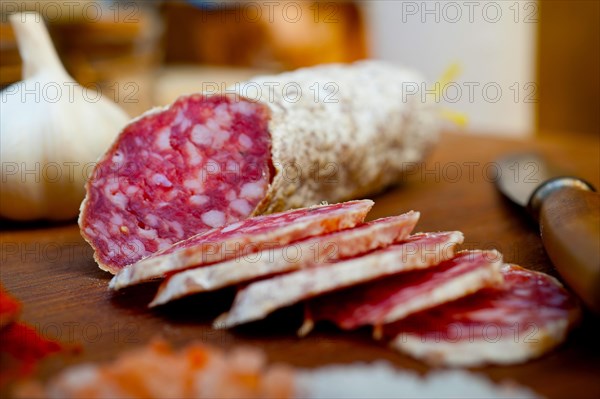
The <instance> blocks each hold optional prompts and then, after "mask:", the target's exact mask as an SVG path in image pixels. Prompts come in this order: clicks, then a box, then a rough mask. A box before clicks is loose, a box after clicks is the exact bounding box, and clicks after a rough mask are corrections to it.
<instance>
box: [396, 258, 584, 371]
mask: <svg viewBox="0 0 600 399" xmlns="http://www.w3.org/2000/svg"><path fill="white" fill-rule="evenodd" d="M502 274H503V277H504V283H503V284H501V285H500V286H498V287H495V288H486V289H483V290H481V291H479V292H477V293H475V294H473V295H471V296H469V297H466V298H462V299H459V300H457V301H454V302H450V303H447V304H444V305H441V306H438V307H436V308H433V309H430V310H427V311H425V312H422V313H418V314H415V315H413V316H411V317H409V318H406V319H404V320H401V321H398V322H396V323H393V324H391V325H389V326H386V328H385V334H386V336H390V337H394V338H393V340H392V343H391V345H392V347H394V348H395V349H397V350H398V351H400V352H403V353H406V354H409V355H411V356H413V357H415V358H417V359H421V360H423V361H425V362H427V363H430V364H432V365H438V366H439V365H441V366H480V365H484V364H489V363H494V364H512V363H520V362H523V361H526V360H528V359H531V358H535V357H538V356H541V355H542V354H544V353H546V352H548V351H550V350H551V349H553V348H554V347H556V346H557V345H558V344H560V343H561V342H563V341H564V340H565V339H566V335H567V333H568V331H569V330H570V328H571V327H572V326H573V325H574V323H575V322H576V321H577V320H578V319H579V317H580V308H579V305H578V303H577V301H576V300H575V299H574V297H573V296H572V295H570V294H569V293H568V292H567V291H566V290H565V289H564V288H563V287H562V285H561V284H560V283H559V282H558V281H557V280H556V279H554V278H553V277H551V276H548V275H546V274H543V273H538V272H533V271H530V270H526V269H523V268H521V267H519V266H515V265H505V266H503V268H502Z"/></svg>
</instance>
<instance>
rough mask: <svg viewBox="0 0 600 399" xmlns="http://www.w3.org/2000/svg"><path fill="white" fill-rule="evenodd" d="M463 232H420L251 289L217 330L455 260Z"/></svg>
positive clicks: (240, 296)
mask: <svg viewBox="0 0 600 399" xmlns="http://www.w3.org/2000/svg"><path fill="white" fill-rule="evenodd" d="M462 241H463V235H462V233H460V232H458V231H454V232H440V233H420V234H415V235H414V236H411V237H409V238H408V239H407V240H406V241H404V242H403V243H399V244H394V245H390V246H389V247H387V248H384V249H380V250H376V251H373V252H371V253H369V254H366V255H361V256H358V257H355V258H351V259H347V260H342V261H338V262H334V263H331V264H326V265H321V266H320V267H315V268H309V269H306V270H299V271H296V272H292V273H288V274H284V275H282V276H276V277H273V278H270V279H267V280H262V281H258V282H256V283H252V284H250V285H248V286H247V287H246V288H244V289H243V290H241V291H239V292H238V294H237V295H236V298H235V301H234V304H233V306H232V308H231V310H230V311H229V313H226V314H223V315H221V316H220V317H219V318H218V319H217V320H216V321H215V323H214V327H215V328H229V327H232V326H235V325H238V324H242V323H247V322H250V321H254V320H259V319H262V318H264V317H265V316H267V315H268V314H270V313H271V312H273V311H275V310H276V309H279V308H282V307H285V306H288V305H292V304H294V303H297V302H299V301H301V300H304V299H309V298H312V297H315V296H317V295H322V294H324V293H327V292H331V291H335V290H338V289H342V288H345V287H350V286H353V285H356V284H359V283H363V282H367V281H372V280H375V279H377V278H381V277H384V276H389V275H392V274H396V273H402V272H407V271H409V270H417V269H425V268H428V267H431V266H434V265H437V264H438V263H440V262H443V261H445V260H447V259H451V258H452V257H454V250H455V247H456V245H458V244H460V243H462Z"/></svg>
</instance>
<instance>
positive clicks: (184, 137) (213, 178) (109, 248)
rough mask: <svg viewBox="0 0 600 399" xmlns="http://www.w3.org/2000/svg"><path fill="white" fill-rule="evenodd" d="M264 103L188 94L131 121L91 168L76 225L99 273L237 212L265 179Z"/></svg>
mask: <svg viewBox="0 0 600 399" xmlns="http://www.w3.org/2000/svg"><path fill="white" fill-rule="evenodd" d="M268 118H269V111H268V109H267V108H266V107H265V106H263V105H260V104H257V103H252V102H250V101H247V100H243V99H240V98H235V97H233V96H211V97H206V96H202V95H198V94H196V95H192V96H188V97H181V98H179V99H178V100H177V101H176V102H175V103H174V104H173V105H171V106H170V107H168V108H166V109H164V110H160V111H154V112H150V113H148V114H145V115H143V116H142V117H140V118H139V119H137V120H134V121H133V122H131V123H130V124H129V125H127V126H126V127H125V129H124V130H123V131H122V132H121V134H120V135H119V137H118V138H117V140H116V141H115V143H114V144H113V146H112V147H111V148H110V150H109V151H108V152H107V153H106V154H105V155H104V156H103V157H102V159H100V161H99V162H98V164H97V165H96V167H95V169H94V171H93V174H92V177H91V178H90V180H89V182H88V185H87V197H86V199H85V201H84V203H83V204H82V207H81V215H80V219H79V224H80V226H81V231H82V235H83V236H84V238H85V239H86V240H87V241H89V242H90V244H91V245H92V247H93V248H94V249H95V255H94V256H95V258H96V260H97V262H98V264H99V265H100V267H101V268H102V269H104V270H107V271H110V272H112V273H116V272H117V271H119V270H120V269H121V268H123V267H125V266H126V265H129V264H132V263H135V262H136V261H138V260H140V259H142V258H144V257H146V256H148V255H151V254H153V253H155V252H157V251H159V250H162V249H165V248H167V247H169V246H170V245H171V244H173V243H175V242H178V241H181V240H184V239H186V238H188V237H190V236H193V235H195V234H198V233H202V232H204V231H207V230H209V229H211V228H216V227H220V226H223V225H225V224H228V223H233V222H237V221H239V220H242V219H245V218H247V217H248V216H250V214H251V213H252V211H253V210H254V208H256V206H257V205H258V203H259V202H260V201H262V200H263V198H264V196H265V193H266V191H267V187H268V185H269V182H270V179H271V175H270V167H271V166H270V159H271V158H270V157H271V153H270V151H271V149H270V145H271V139H270V135H269V132H268V129H267V124H268Z"/></svg>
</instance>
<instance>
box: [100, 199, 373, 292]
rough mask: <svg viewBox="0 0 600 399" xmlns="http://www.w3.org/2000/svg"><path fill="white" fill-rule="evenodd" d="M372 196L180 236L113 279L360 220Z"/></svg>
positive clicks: (150, 274)
mask: <svg viewBox="0 0 600 399" xmlns="http://www.w3.org/2000/svg"><path fill="white" fill-rule="evenodd" d="M372 206H373V201H370V200H360V201H349V202H344V203H341V204H333V205H321V206H315V207H311V208H304V209H296V210H292V211H288V212H283V213H276V214H271V215H265V216H258V217H255V218H250V219H246V220H244V221H241V222H237V223H233V224H230V225H227V226H225V227H221V228H216V229H213V230H210V231H208V232H206V233H204V234H199V235H196V236H193V237H191V238H189V239H187V240H185V241H181V242H179V243H177V244H175V245H173V246H171V247H169V248H167V249H166V250H164V251H162V252H160V253H158V254H155V255H153V256H150V257H148V258H145V259H143V260H141V261H139V262H137V263H135V264H133V265H130V266H128V267H126V268H125V269H123V270H121V271H120V272H119V273H118V274H117V275H116V276H115V277H114V278H113V279H112V280H111V282H110V288H112V289H115V290H117V289H120V288H123V287H126V286H129V285H133V284H138V283H141V282H144V281H147V280H151V279H156V278H161V277H164V276H166V275H167V274H168V273H174V272H177V271H180V270H184V269H187V268H190V267H193V266H200V265H207V264H210V263H215V262H220V261H223V260H227V259H234V258H240V257H243V256H246V255H248V254H250V253H253V252H257V251H260V250H261V249H264V248H272V247H276V246H281V245H285V244H288V243H290V242H294V241H298V240H302V239H304V238H307V237H311V236H314V235H320V234H326V233H330V232H333V231H338V230H343V229H347V228H351V227H354V226H356V225H357V224H359V223H362V221H363V220H364V218H365V216H366V215H367V213H368V212H369V210H370V209H371V207H372Z"/></svg>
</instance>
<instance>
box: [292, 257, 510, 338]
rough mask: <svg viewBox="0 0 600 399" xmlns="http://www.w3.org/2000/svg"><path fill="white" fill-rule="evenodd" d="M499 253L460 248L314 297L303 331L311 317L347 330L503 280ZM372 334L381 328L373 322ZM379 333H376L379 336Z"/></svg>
mask: <svg viewBox="0 0 600 399" xmlns="http://www.w3.org/2000/svg"><path fill="white" fill-rule="evenodd" d="M501 266H502V255H500V254H499V253H498V252H496V251H472V252H461V253H459V254H458V255H457V256H455V257H454V258H453V259H451V260H448V261H445V262H443V263H441V264H439V265H438V266H435V267H432V268H428V269H426V270H418V271H413V272H407V273H401V274H397V275H393V276H388V277H385V278H383V279H380V280H377V281H374V282H371V283H367V284H362V285H360V286H356V287H351V288H348V289H345V290H342V291H338V292H333V293H331V294H328V295H325V296H322V297H318V298H316V299H314V300H313V301H311V302H309V304H308V305H307V315H309V316H310V317H311V319H307V322H306V323H305V327H304V328H303V329H301V331H303V332H307V330H308V329H309V328H310V326H311V325H312V323H313V321H318V320H329V321H332V322H334V323H335V324H336V325H337V326H339V327H341V328H343V329H346V330H350V329H354V328H357V327H360V326H363V325H375V326H377V327H379V326H381V325H383V324H387V323H391V322H394V321H396V320H400V319H403V318H405V317H407V316H409V315H411V314H413V313H417V312H419V311H422V310H425V309H429V308H432V307H434V306H437V305H440V304H443V303H446V302H450V301H452V300H455V299H458V298H461V297H464V296H467V295H469V294H472V293H474V292H476V291H479V290H480V289H482V288H485V287H489V286H493V285H496V284H500V283H501V282H502V273H501V272H500V268H501ZM375 331H376V335H378V334H377V333H378V332H379V331H380V329H379V328H376V330H375ZM378 338H379V337H378Z"/></svg>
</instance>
